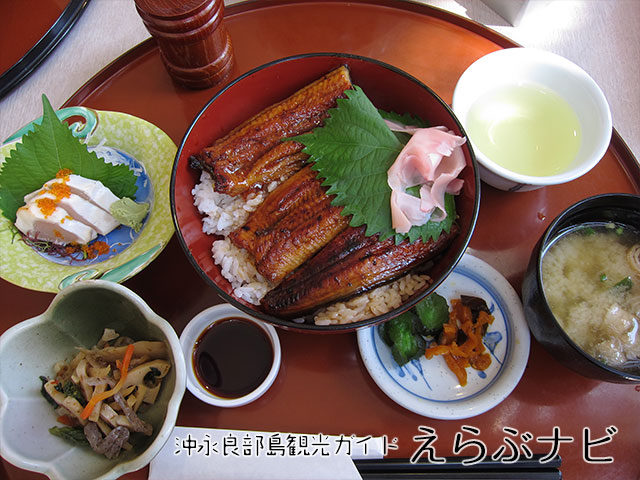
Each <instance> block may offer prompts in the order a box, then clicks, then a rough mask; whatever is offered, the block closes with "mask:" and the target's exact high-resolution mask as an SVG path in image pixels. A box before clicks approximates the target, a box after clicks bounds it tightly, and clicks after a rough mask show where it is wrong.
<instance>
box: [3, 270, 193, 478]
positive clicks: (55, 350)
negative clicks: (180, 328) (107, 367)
mask: <svg viewBox="0 0 640 480" xmlns="http://www.w3.org/2000/svg"><path fill="white" fill-rule="evenodd" d="M107 327H108V328H113V329H115V330H116V331H117V332H118V333H120V334H121V335H127V336H130V337H131V338H133V339H135V340H158V341H164V342H165V343H166V344H167V346H168V350H169V352H170V361H171V369H170V370H169V373H168V374H167V376H166V377H165V378H164V380H163V385H162V388H161V391H160V394H159V396H158V399H157V400H156V403H154V404H153V405H152V406H150V408H149V409H148V410H146V411H145V412H144V416H143V417H144V419H145V420H146V421H148V422H149V423H151V424H152V425H153V434H152V436H151V437H148V438H143V439H142V441H141V442H138V443H136V444H135V445H134V448H133V449H132V450H131V451H128V452H126V453H123V454H121V455H120V456H119V457H118V458H116V459H114V460H107V459H106V458H105V457H102V456H100V455H98V454H96V453H94V452H93V451H92V450H91V449H90V448H89V447H79V446H73V445H71V444H69V443H67V442H66V441H65V440H62V439H60V438H58V437H55V436H53V435H51V434H50V433H49V432H48V429H49V428H50V427H52V426H54V425H55V424H56V414H55V411H54V410H53V408H52V407H51V405H49V403H48V402H47V401H46V400H45V399H44V397H43V396H42V394H41V393H40V388H41V382H40V380H39V376H41V375H45V376H47V375H52V374H53V365H54V364H55V363H56V362H59V361H64V360H65V359H68V358H69V357H70V356H71V355H73V354H74V352H75V349H76V347H77V346H84V347H87V348H90V347H91V346H93V345H95V344H96V342H97V341H98V340H99V339H100V337H101V336H102V332H103V330H104V328H107ZM185 379H186V373H185V367H184V357H183V355H182V350H181V348H180V343H179V340H178V336H177V335H176V333H175V331H174V330H173V327H172V326H171V325H170V324H169V323H167V322H166V321H165V320H164V319H162V318H161V317H159V316H158V315H156V314H155V313H154V312H153V311H152V310H151V309H150V308H149V306H148V305H147V304H146V303H145V302H144V301H143V300H142V299H141V298H140V297H139V296H137V295H136V294H135V293H133V292H132V291H131V290H129V289H127V288H126V287H124V286H122V285H118V284H116V283H113V282H107V281H103V280H88V281H85V282H80V283H77V284H74V285H71V286H69V287H68V288H66V289H65V290H64V291H62V292H60V293H59V294H58V295H56V297H55V298H54V300H53V302H52V303H51V305H50V306H49V308H48V309H47V310H46V311H45V312H44V313H42V314H41V315H39V316H37V317H35V318H32V319H29V320H25V321H23V322H21V323H18V324H17V325H15V326H14V327H12V328H10V329H9V330H7V331H6V332H5V333H4V334H3V335H2V337H0V451H1V452H2V457H3V458H5V459H6V460H8V461H10V462H11V463H13V464H14V465H17V466H18V467H20V468H24V469H27V470H32V471H36V472H41V473H44V474H46V475H47V476H49V478H52V479H66V480H73V479H78V480H80V479H86V478H94V479H101V480H106V479H112V478H118V477H120V476H121V475H124V474H125V473H127V472H131V471H135V470H138V469H139V468H142V467H143V466H145V465H146V464H147V463H149V462H150V461H151V459H152V458H153V457H154V456H155V454H156V453H158V452H159V451H160V449H161V448H162V446H163V445H164V443H165V442H166V441H167V439H168V438H169V435H170V434H171V431H172V430H173V427H174V425H175V421H176V417H177V415H178V408H179V407H180V401H181V400H182V396H183V394H184V389H185Z"/></svg>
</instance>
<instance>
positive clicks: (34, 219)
mask: <svg viewBox="0 0 640 480" xmlns="http://www.w3.org/2000/svg"><path fill="white" fill-rule="evenodd" d="M15 225H16V227H17V228H18V230H20V231H21V232H22V233H24V234H26V235H27V236H29V237H31V238H34V239H37V240H45V241H49V242H53V243H56V244H58V245H66V244H67V243H74V242H75V243H80V244H86V243H89V242H90V241H91V240H94V239H95V238H96V237H97V236H98V233H97V232H96V231H95V230H94V229H93V228H91V227H90V226H88V225H85V224H84V223H81V222H78V221H77V220H74V219H73V218H72V217H71V216H70V215H69V213H68V212H67V211H66V210H64V209H63V208H61V207H59V206H58V207H56V208H55V209H54V210H53V212H51V214H50V215H47V216H45V215H44V213H43V212H42V210H41V209H40V208H39V207H38V205H36V203H35V202H34V203H29V204H27V205H25V206H24V207H20V208H19V209H18V212H17V214H16V223H15Z"/></svg>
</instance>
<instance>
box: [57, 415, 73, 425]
mask: <svg viewBox="0 0 640 480" xmlns="http://www.w3.org/2000/svg"><path fill="white" fill-rule="evenodd" d="M56 420H58V422H60V423H62V424H63V425H67V426H69V427H73V426H74V425H75V422H74V421H73V419H72V418H71V417H70V416H69V415H60V416H59V417H58V418H57V419H56Z"/></svg>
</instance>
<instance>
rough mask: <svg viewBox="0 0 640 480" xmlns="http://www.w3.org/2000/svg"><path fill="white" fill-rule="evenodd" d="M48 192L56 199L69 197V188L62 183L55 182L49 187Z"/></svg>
mask: <svg viewBox="0 0 640 480" xmlns="http://www.w3.org/2000/svg"><path fill="white" fill-rule="evenodd" d="M49 191H50V192H51V193H52V194H53V195H54V196H55V197H56V198H57V199H58V200H60V199H62V198H67V197H70V196H71V187H70V186H69V185H67V184H66V183H65V182H64V181H62V182H55V183H53V184H51V186H50V187H49Z"/></svg>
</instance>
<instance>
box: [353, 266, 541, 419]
mask: <svg viewBox="0 0 640 480" xmlns="http://www.w3.org/2000/svg"><path fill="white" fill-rule="evenodd" d="M436 291H437V293H438V294H440V295H442V296H443V297H445V298H446V299H447V300H448V301H449V303H450V300H451V299H454V298H460V296H461V295H473V296H477V297H481V298H483V299H484V300H485V301H486V302H487V305H488V307H489V309H490V310H491V313H492V315H493V316H494V321H493V323H492V324H491V325H490V326H489V329H488V330H487V333H486V334H485V336H484V343H485V346H486V347H487V350H488V352H489V353H490V354H491V360H492V361H491V366H490V367H489V368H488V369H487V370H485V371H478V370H474V369H473V368H470V367H469V368H467V376H468V380H467V385H466V386H464V387H462V386H460V385H459V384H458V380H457V378H456V376H455V375H454V373H453V372H452V371H451V370H449V368H448V367H447V365H446V363H445V361H444V359H443V358H442V356H436V357H434V358H432V359H431V360H427V359H426V358H425V357H424V356H422V357H420V358H419V359H417V360H412V361H411V362H409V363H407V364H405V365H403V366H402V367H400V366H398V364H397V363H396V362H395V360H394V359H393V357H392V356H391V349H390V348H389V347H388V346H387V345H386V344H385V343H384V341H383V340H382V338H381V337H380V334H379V332H378V327H377V326H374V327H370V328H367V329H362V330H359V331H358V345H359V347H360V355H361V356H362V359H363V361H364V364H365V366H366V367H367V370H368V371H369V374H370V375H371V377H372V378H373V380H374V381H375V382H376V383H377V384H378V386H379V387H380V389H382V391H383V392H385V393H386V394H387V395H388V396H389V397H390V398H391V399H392V400H394V401H395V402H397V403H398V404H400V405H402V406H403V407H405V408H406V409H408V410H411V411H412V412H415V413H417V414H419V415H423V416H425V417H429V418H438V419H461V418H469V417H473V416H475V415H479V414H481V413H484V412H486V411H487V410H489V409H491V408H493V407H494V406H496V405H498V404H499V403H500V402H502V401H503V400H504V399H505V398H506V397H507V396H508V395H509V394H510V393H511V392H512V391H513V389H514V388H515V387H516V385H517V384H518V382H519V381H520V378H521V377H522V374H523V373H524V369H525V367H526V365H527V360H528V358H529V344H530V337H529V329H528V327H527V324H526V322H525V318H524V311H523V308H522V303H521V302H520V298H519V297H518V295H517V294H516V292H515V290H514V289H513V287H512V286H511V285H510V284H509V282H508V281H507V280H506V279H505V278H504V277H503V276H502V275H501V274H500V273H499V272H498V271H497V270H495V269H494V268H493V267H491V266H490V265H488V264H487V263H485V262H484V261H482V260H480V259H478V258H476V257H473V256H471V255H469V254H465V255H464V256H463V257H462V260H461V261H460V263H459V264H458V265H457V266H456V268H455V270H454V271H453V272H452V273H451V274H450V275H449V276H448V277H447V279H446V280H445V281H444V282H443V283H442V285H440V286H439V287H438V289H437V290H436Z"/></svg>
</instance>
